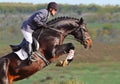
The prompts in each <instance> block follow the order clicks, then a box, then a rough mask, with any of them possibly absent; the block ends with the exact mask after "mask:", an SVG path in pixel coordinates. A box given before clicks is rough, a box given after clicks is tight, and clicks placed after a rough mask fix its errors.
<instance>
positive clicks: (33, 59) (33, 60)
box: [29, 55, 37, 62]
mask: <svg viewBox="0 0 120 84" xmlns="http://www.w3.org/2000/svg"><path fill="white" fill-rule="evenodd" d="M29 60H30V61H32V62H35V61H37V60H36V59H35V58H34V57H33V55H30V57H29Z"/></svg>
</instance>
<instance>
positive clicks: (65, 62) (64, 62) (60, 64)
mask: <svg viewBox="0 0 120 84" xmlns="http://www.w3.org/2000/svg"><path fill="white" fill-rule="evenodd" d="M67 65H68V62H67V60H63V61H62V60H60V61H59V62H58V63H57V64H56V66H59V67H65V66H67Z"/></svg>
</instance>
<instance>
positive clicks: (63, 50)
mask: <svg viewBox="0 0 120 84" xmlns="http://www.w3.org/2000/svg"><path fill="white" fill-rule="evenodd" d="M74 49H75V47H74V45H73V44H72V43H67V44H63V45H59V46H57V47H56V55H61V54H67V57H66V59H65V60H64V61H60V62H59V63H57V66H66V65H68V64H69V63H70V62H71V61H72V60H73V58H74Z"/></svg>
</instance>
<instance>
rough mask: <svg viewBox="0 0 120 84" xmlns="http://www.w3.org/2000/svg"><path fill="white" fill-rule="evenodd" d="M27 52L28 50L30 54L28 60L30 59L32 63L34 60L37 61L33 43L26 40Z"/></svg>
mask: <svg viewBox="0 0 120 84" xmlns="http://www.w3.org/2000/svg"><path fill="white" fill-rule="evenodd" d="M24 50H25V51H26V52H27V54H28V60H29V62H30V63H32V62H33V61H36V60H35V59H34V57H33V56H32V45H31V43H29V42H26V45H25V49H24Z"/></svg>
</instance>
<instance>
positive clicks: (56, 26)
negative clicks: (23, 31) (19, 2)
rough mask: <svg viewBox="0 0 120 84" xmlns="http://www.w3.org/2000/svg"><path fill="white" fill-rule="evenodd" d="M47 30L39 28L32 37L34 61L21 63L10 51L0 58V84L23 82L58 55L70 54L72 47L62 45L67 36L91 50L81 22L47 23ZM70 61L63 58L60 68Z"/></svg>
mask: <svg viewBox="0 0 120 84" xmlns="http://www.w3.org/2000/svg"><path fill="white" fill-rule="evenodd" d="M47 26H48V28H40V29H38V30H37V31H36V32H35V33H33V37H34V38H35V39H36V40H37V41H38V43H39V45H40V47H39V49H38V51H37V53H34V54H33V57H34V58H35V59H36V61H34V62H32V63H30V64H28V62H29V61H28V60H27V59H25V60H21V59H20V58H19V57H18V55H17V54H16V53H15V52H14V51H12V52H11V53H9V54H7V55H5V56H3V57H1V58H0V84H12V83H13V82H14V81H18V80H22V79H24V78H27V77H29V76H31V75H33V74H35V73H36V72H37V71H39V70H41V69H42V68H44V67H46V66H48V65H49V64H51V63H52V62H53V61H54V60H56V59H58V58H59V57H60V56H61V55H63V54H69V53H70V51H74V50H75V46H74V45H73V44H72V43H65V44H63V41H64V39H65V38H66V37H67V36H68V35H72V36H74V38H75V39H76V40H77V41H78V42H80V43H81V44H82V45H83V46H84V47H85V48H90V47H91V46H92V39H91V38H90V35H89V33H88V30H87V27H86V24H85V22H84V19H83V18H81V19H76V18H71V17H57V18H55V19H53V20H51V21H48V22H47ZM73 54H74V53H73ZM73 57H74V56H72V57H66V59H65V60H63V61H62V62H60V66H63V65H68V64H69V63H70V62H71V61H72V60H73Z"/></svg>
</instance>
